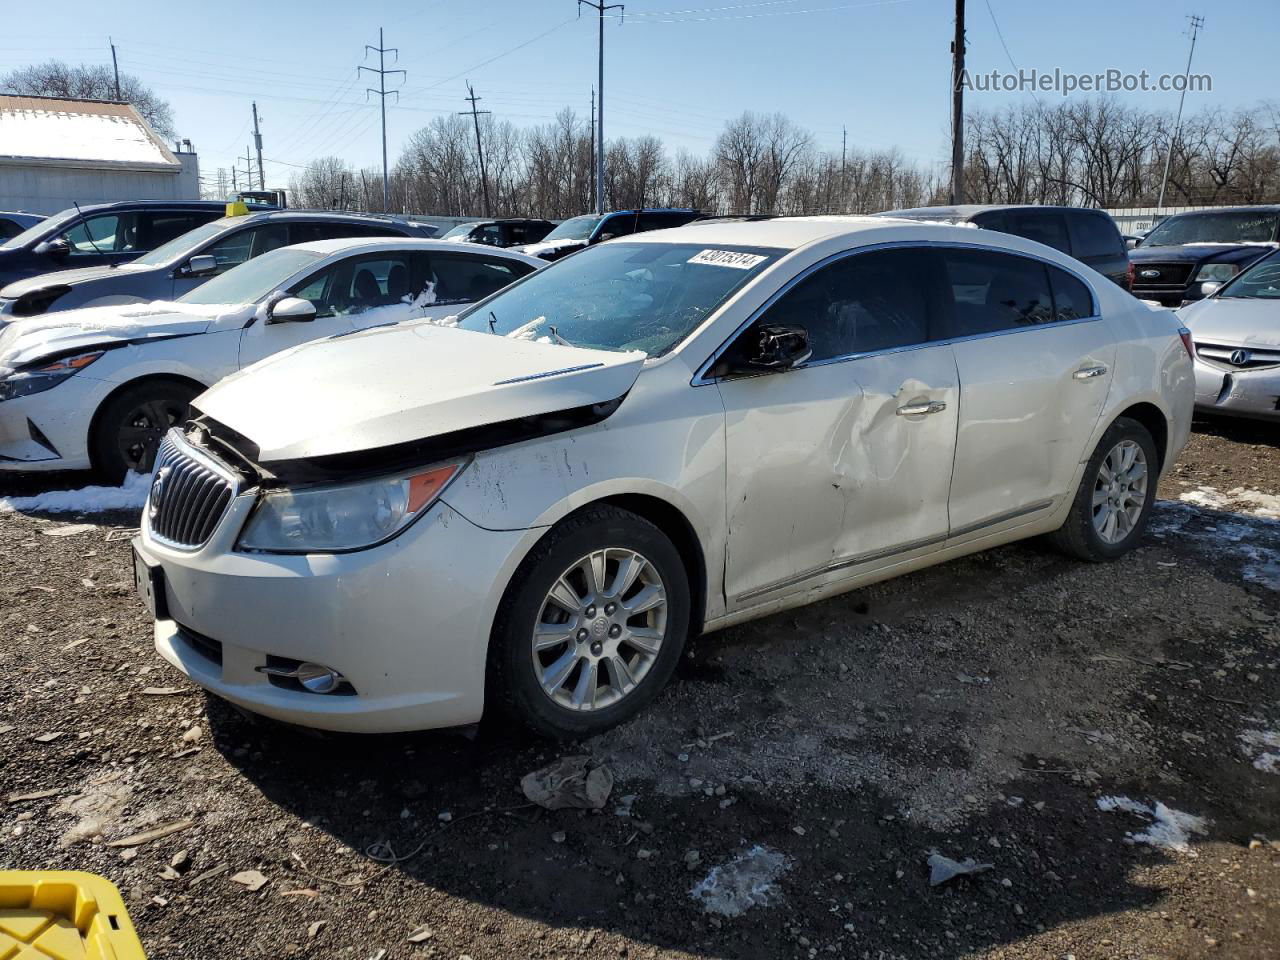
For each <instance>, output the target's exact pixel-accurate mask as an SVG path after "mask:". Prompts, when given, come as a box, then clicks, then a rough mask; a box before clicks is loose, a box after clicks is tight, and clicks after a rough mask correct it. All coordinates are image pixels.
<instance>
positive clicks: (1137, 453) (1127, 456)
mask: <svg viewBox="0 0 1280 960" xmlns="http://www.w3.org/2000/svg"><path fill="white" fill-rule="evenodd" d="M1148 477H1149V474H1148V471H1147V455H1146V454H1145V453H1144V452H1143V450H1142V447H1141V446H1140V445H1139V444H1137V443H1135V442H1134V441H1132V440H1121V441H1120V442H1119V443H1117V444H1116V445H1115V446H1114V447H1112V448H1111V450H1110V452H1108V453H1107V455H1106V456H1105V457H1104V458H1103V459H1102V463H1101V464H1099V466H1098V476H1097V477H1096V478H1095V480H1094V485H1093V528H1094V530H1096V531H1097V532H1098V536H1099V537H1101V538H1102V540H1103V542H1104V543H1108V544H1117V543H1120V542H1121V541H1123V540H1124V539H1125V538H1126V537H1128V536H1129V534H1130V533H1132V532H1133V529H1134V527H1136V526H1137V524H1138V520H1139V519H1140V518H1141V516H1142V510H1143V508H1144V507H1145V506H1146V503H1147V481H1148Z"/></svg>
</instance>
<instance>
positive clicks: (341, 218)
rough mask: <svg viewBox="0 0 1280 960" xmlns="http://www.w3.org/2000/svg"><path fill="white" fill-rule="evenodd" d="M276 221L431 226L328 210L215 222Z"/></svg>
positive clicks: (269, 212)
mask: <svg viewBox="0 0 1280 960" xmlns="http://www.w3.org/2000/svg"><path fill="white" fill-rule="evenodd" d="M276 220H284V221H286V222H287V221H290V220H298V221H303V222H306V221H312V222H316V221H319V222H323V223H361V224H365V225H367V226H388V225H394V226H399V227H410V228H413V229H415V230H416V229H417V228H419V227H423V226H429V224H422V223H416V222H410V221H408V220H402V219H400V218H399V217H387V216H382V215H379V214H373V213H334V212H330V211H327V210H250V211H249V213H247V214H241V215H240V216H236V217H221V218H219V219H218V220H215V221H214V222H215V223H222V224H226V225H227V226H232V225H233V224H241V223H265V222H269V221H276Z"/></svg>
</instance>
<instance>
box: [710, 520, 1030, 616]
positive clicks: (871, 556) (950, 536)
mask: <svg viewBox="0 0 1280 960" xmlns="http://www.w3.org/2000/svg"><path fill="white" fill-rule="evenodd" d="M1051 506H1053V501H1052V500H1037V501H1036V502H1035V503H1032V504H1029V505H1027V506H1025V507H1019V508H1018V509H1017V510H1010V511H1008V512H1006V513H1001V514H997V515H996V516H994V517H989V518H987V519H986V520H979V521H978V522H977V523H970V524H966V525H965V526H963V527H958V528H957V529H955V530H951V531H949V532H948V533H945V534H939V535H937V536H934V537H924V538H922V539H920V540H912V541H911V542H910V543H904V544H900V545H899V546H896V547H886V548H885V549H883V550H873V551H870V552H868V553H860V554H856V555H854V556H852V557H845V558H844V559H841V560H835V561H833V562H831V563H829V564H827V565H826V566H823V567H815V568H814V569H812V570H807V571H805V572H804V573H797V574H795V575H794V576H791V577H786V578H785V579H782V580H776V581H774V582H773V583H771V584H767V585H766V586H763V587H756V588H755V589H754V590H748V591H747V592H746V593H740V594H738V595H737V596H736V597H734V598H733V599H734V601H735V602H741V601H744V600H754V599H755V598H756V597H760V596H763V595H764V594H766V593H773V592H774V591H776V590H782V589H784V588H786V587H793V586H795V585H796V584H798V583H803V582H804V581H805V580H810V579H812V578H814V577H820V576H823V575H824V574H828V573H835V572H836V571H838V570H845V569H848V568H849V567H856V566H861V565H862V564H864V563H871V562H872V561H875V560H887V559H888V558H889V557H894V556H897V555H899V554H903V553H911V552H912V551H913V550H920V549H922V548H924V547H932V546H936V545H937V544H939V543H945V542H947V541H948V540H955V539H956V538H958V537H964V536H968V535H969V534H971V533H977V532H978V531H979V530H982V529H985V528H986V527H993V526H996V525H997V524H1000V523H1006V522H1008V521H1009V520H1017V519H1018V518H1019V517H1025V516H1029V515H1030V514H1033V513H1039V512H1040V511H1042V510H1047V509H1048V508H1049V507H1051Z"/></svg>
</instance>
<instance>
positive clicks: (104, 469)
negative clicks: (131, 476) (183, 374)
mask: <svg viewBox="0 0 1280 960" xmlns="http://www.w3.org/2000/svg"><path fill="white" fill-rule="evenodd" d="M199 392H200V390H199V389H198V388H196V387H193V386H191V385H190V384H187V383H180V382H177V381H173V380H151V381H144V382H142V383H138V384H135V385H133V386H131V387H128V388H126V389H124V390H122V391H121V392H120V393H118V394H116V395H115V396H114V397H112V398H111V399H110V400H108V401H107V402H106V404H105V405H104V406H103V408H102V411H101V412H100V413H99V415H98V417H97V422H96V423H95V425H94V430H93V435H92V436H91V437H90V444H91V449H92V457H93V465H94V468H95V469H96V470H97V471H98V473H100V474H101V475H102V478H103V479H104V480H106V481H108V482H112V483H121V482H123V480H124V478H125V475H126V474H127V473H129V472H134V473H150V472H151V469H152V467H154V466H155V460H156V450H157V449H159V447H160V441H161V439H162V438H163V437H164V435H165V434H166V433H167V432H168V431H169V428H170V427H172V426H174V425H175V424H179V423H181V422H182V421H183V420H185V419H186V416H187V408H188V406H189V405H190V403H191V401H192V400H194V399H195V397H196V395H197V394H198V393H199Z"/></svg>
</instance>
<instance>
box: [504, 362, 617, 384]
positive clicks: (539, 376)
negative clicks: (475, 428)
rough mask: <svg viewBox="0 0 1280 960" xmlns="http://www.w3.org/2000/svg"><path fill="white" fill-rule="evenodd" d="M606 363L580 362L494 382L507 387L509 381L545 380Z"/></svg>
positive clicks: (592, 368) (591, 368)
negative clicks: (570, 365)
mask: <svg viewBox="0 0 1280 960" xmlns="http://www.w3.org/2000/svg"><path fill="white" fill-rule="evenodd" d="M603 366H604V363H580V364H578V366H576V367H562V368H561V369H559V370H548V371H547V372H546V373H530V374H526V375H525V376H523V377H512V378H511V379H510V380H499V381H497V382H496V383H494V386H495V387H505V386H506V385H507V384H509V383H527V382H528V381H530V380H544V379H546V378H547V377H558V376H560V374H562V373H577V372H578V371H580V370H594V369H595V368H596V367H603Z"/></svg>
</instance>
